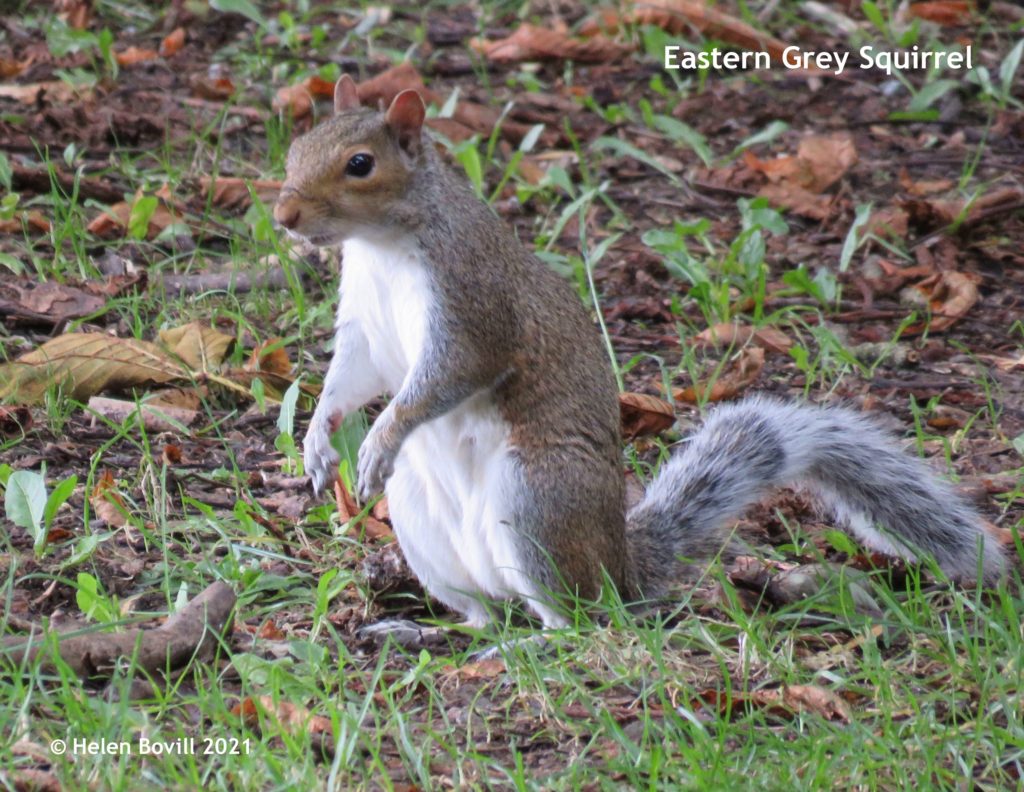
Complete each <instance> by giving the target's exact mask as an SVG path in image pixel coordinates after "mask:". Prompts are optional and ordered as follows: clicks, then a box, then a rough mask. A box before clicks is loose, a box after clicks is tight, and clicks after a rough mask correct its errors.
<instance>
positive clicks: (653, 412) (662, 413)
mask: <svg viewBox="0 0 1024 792" xmlns="http://www.w3.org/2000/svg"><path fill="white" fill-rule="evenodd" d="M619 412H620V414H621V416H622V435H623V437H625V439H626V440H635V439H636V438H637V437H643V436H645V435H656V434H658V433H659V432H664V431H665V430H666V429H669V428H671V426H672V424H674V423H675V422H676V414H675V411H674V410H673V409H672V405H671V404H669V403H668V402H667V401H665V400H664V399H659V398H658V397H657V396H648V395H646V394H643V393H620V394H619Z"/></svg>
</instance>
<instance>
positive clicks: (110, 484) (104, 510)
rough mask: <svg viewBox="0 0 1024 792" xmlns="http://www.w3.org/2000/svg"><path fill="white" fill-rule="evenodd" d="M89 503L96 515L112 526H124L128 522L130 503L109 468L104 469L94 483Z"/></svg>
mask: <svg viewBox="0 0 1024 792" xmlns="http://www.w3.org/2000/svg"><path fill="white" fill-rule="evenodd" d="M89 505H90V506H92V510H93V512H94V513H95V516H96V517H97V518H99V519H100V520H103V522H105V523H106V524H107V525H109V526H111V527H112V528H122V527H124V526H125V525H127V524H128V513H129V510H128V505H127V504H126V503H125V501H124V498H123V497H122V496H121V494H120V493H119V492H118V491H117V482H116V481H115V480H114V474H113V473H111V472H110V471H109V470H104V471H103V472H102V473H101V474H100V477H99V478H98V479H97V480H96V483H95V484H94V485H93V488H92V492H91V493H90V495H89Z"/></svg>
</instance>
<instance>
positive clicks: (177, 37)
mask: <svg viewBox="0 0 1024 792" xmlns="http://www.w3.org/2000/svg"><path fill="white" fill-rule="evenodd" d="M184 46H185V28H182V27H179V28H175V29H174V30H172V31H171V32H170V33H168V34H167V36H166V37H165V38H164V40H163V41H161V42H160V55H161V57H164V58H169V57H171V56H172V55H175V54H177V53H178V52H180V51H181V48H182V47H184Z"/></svg>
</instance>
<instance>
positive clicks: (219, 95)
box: [189, 74, 235, 102]
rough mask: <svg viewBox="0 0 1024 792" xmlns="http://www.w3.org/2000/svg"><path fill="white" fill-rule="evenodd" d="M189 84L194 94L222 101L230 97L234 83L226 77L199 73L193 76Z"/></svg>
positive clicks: (202, 97)
mask: <svg viewBox="0 0 1024 792" xmlns="http://www.w3.org/2000/svg"><path fill="white" fill-rule="evenodd" d="M189 84H190V85H191V87H192V94H193V95H194V96H198V97H199V98H200V99H208V100H210V101H211V102H223V101H225V100H226V99H230V98H231V97H232V96H233V95H234V93H235V84H234V83H233V82H231V80H229V79H228V78H227V77H210V76H208V75H205V74H201V75H196V76H195V77H193V78H192V79H191V80H190V81H189Z"/></svg>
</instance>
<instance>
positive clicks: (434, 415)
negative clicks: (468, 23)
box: [274, 75, 1005, 627]
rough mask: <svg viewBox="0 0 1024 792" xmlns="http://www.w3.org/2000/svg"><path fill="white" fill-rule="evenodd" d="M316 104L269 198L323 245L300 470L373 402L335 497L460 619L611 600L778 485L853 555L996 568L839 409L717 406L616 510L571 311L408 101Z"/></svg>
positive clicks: (900, 457)
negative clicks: (335, 272) (354, 499)
mask: <svg viewBox="0 0 1024 792" xmlns="http://www.w3.org/2000/svg"><path fill="white" fill-rule="evenodd" d="M334 108H335V113H334V115H333V116H332V117H331V118H329V119H328V120H326V121H324V122H323V123H321V124H319V125H318V126H316V127H314V128H313V129H312V130H311V131H309V132H307V133H306V134H304V135H302V136H300V137H298V138H296V139H295V140H294V142H293V143H292V145H291V148H290V150H289V152H288V157H287V165H286V178H285V181H284V184H283V186H282V188H281V192H280V196H279V199H278V201H277V203H276V205H275V207H274V218H275V219H276V220H277V222H278V223H279V224H280V225H281V226H282V227H283V228H284V229H286V231H287V232H288V233H289V234H291V235H293V236H296V237H299V238H304V239H306V240H308V241H309V242H311V243H313V244H316V245H320V246H329V245H339V244H340V245H341V247H342V273H341V286H340V290H339V299H340V302H339V306H338V314H337V325H336V330H337V333H336V337H335V349H334V353H333V358H332V360H331V362H330V366H329V368H328V371H327V374H326V377H325V381H324V386H323V391H322V393H321V395H320V399H319V403H318V405H317V407H316V410H315V411H314V414H313V417H312V419H311V421H310V424H309V428H308V431H307V433H306V436H305V440H304V448H303V454H304V464H305V469H306V471H307V473H308V474H309V476H310V478H311V480H312V483H313V486H314V489H315V490H316V491H317V492H318V493H319V492H321V491H322V490H323V488H324V486H325V485H327V484H328V483H330V482H331V481H333V480H334V478H335V477H336V476H337V469H338V462H339V457H338V454H337V452H336V451H335V450H334V449H333V448H332V446H331V441H330V436H331V433H332V430H334V429H336V427H337V425H338V423H339V421H340V420H341V419H342V418H343V417H344V416H345V415H348V414H350V413H352V412H353V411H355V410H357V409H359V408H360V407H362V406H363V405H364V404H365V403H367V402H368V401H369V400H371V399H372V398H374V397H376V396H378V395H380V394H382V393H384V392H388V393H390V394H392V399H391V401H390V403H389V404H388V405H387V407H386V408H385V409H384V410H383V411H382V412H381V414H380V415H379V416H378V417H377V419H376V420H375V421H374V423H373V425H372V427H371V429H370V431H369V433H368V434H367V436H366V437H365V439H364V441H363V443H362V445H361V447H360V450H359V455H358V466H357V468H358V470H357V490H358V494H359V495H360V497H361V498H363V499H367V498H369V497H371V496H372V495H374V494H375V493H377V492H379V491H381V490H382V489H383V490H385V491H386V494H387V497H388V505H389V511H390V516H391V520H392V524H393V526H394V530H395V533H396V536H397V538H398V542H399V545H400V547H401V548H402V550H403V553H404V555H405V556H406V558H407V560H408V562H409V565H410V568H411V569H412V571H413V572H414V574H415V575H416V576H417V577H418V578H419V580H420V582H421V583H423V584H424V587H425V588H426V589H427V590H428V591H429V592H430V593H431V594H432V595H433V596H434V597H435V598H436V599H438V600H440V601H441V602H442V603H444V604H445V605H447V606H448V607H449V608H450V609H452V610H454V611H457V612H458V613H460V614H461V615H462V616H464V617H465V622H463V623H464V624H465V625H466V626H473V627H480V626H483V625H484V624H485V623H486V622H487V621H488V620H489V611H488V608H487V606H486V604H485V603H486V601H487V600H488V599H493V598H498V599H501V598H509V597H518V598H521V599H522V600H524V601H525V603H526V604H527V606H528V608H529V609H530V610H532V611H533V612H534V613H535V614H536V615H537V616H539V618H540V619H541V620H542V622H543V623H544V625H545V626H547V627H555V626H561V625H564V624H565V623H566V620H565V616H564V615H563V613H562V611H560V610H559V608H558V607H557V604H556V601H557V598H556V597H555V596H554V595H555V594H557V593H558V592H564V591H565V590H566V589H568V590H569V591H570V592H573V593H575V594H577V595H578V596H579V597H581V598H584V599H586V600H590V601H593V600H595V599H596V598H597V597H598V595H599V592H600V589H601V586H602V583H603V581H604V580H605V577H606V576H607V578H608V579H610V580H611V582H612V583H614V585H615V586H616V587H617V589H618V591H619V592H620V593H621V594H622V596H623V597H624V598H625V597H628V598H630V600H632V601H635V600H641V599H642V600H645V601H651V600H658V599H660V598H662V597H663V596H664V595H665V594H666V593H667V590H668V588H669V587H670V585H671V584H672V583H673V582H674V581H677V580H678V579H679V578H680V576H681V575H682V574H683V571H684V570H685V569H686V568H687V564H686V560H689V561H691V562H692V560H693V559H695V558H707V557H709V556H713V555H715V554H716V553H717V552H718V551H719V550H720V549H721V548H722V546H723V544H724V543H725V542H726V540H727V538H728V534H729V530H728V529H729V526H730V521H735V519H736V518H738V517H739V516H740V515H741V513H742V512H743V511H744V510H745V509H746V508H748V507H749V506H751V505H753V504H754V503H756V502H757V501H758V500H759V499H761V498H762V497H763V496H764V495H765V494H766V493H767V492H768V491H769V490H771V489H774V488H776V487H779V486H785V485H788V484H794V483H797V484H801V485H804V486H806V487H808V488H809V489H810V490H812V492H814V493H816V494H817V495H818V496H819V498H820V499H821V500H822V501H823V502H824V504H825V505H826V506H828V507H831V509H832V510H833V511H834V512H835V514H836V517H837V519H838V522H839V524H842V525H844V526H845V527H847V528H848V529H849V530H850V531H851V532H852V533H853V534H854V535H855V536H856V537H857V538H858V539H860V540H861V541H862V542H864V543H865V544H867V545H869V546H871V547H874V548H876V549H878V550H881V551H885V552H888V553H897V554H900V555H902V556H903V557H905V558H910V559H919V558H922V557H926V556H931V557H932V558H934V560H935V561H936V562H937V564H938V566H939V567H940V568H941V569H943V570H944V571H945V573H946V574H948V575H949V576H950V577H951V578H953V579H957V580H962V581H971V580H973V579H975V578H977V576H978V573H979V571H980V573H981V577H982V579H983V580H984V581H985V582H988V583H992V582H995V581H996V580H998V579H999V578H1000V576H1001V574H1002V572H1003V570H1004V566H1005V560H1004V556H1003V553H1002V551H1001V549H1000V548H999V546H998V545H997V543H996V541H995V540H994V538H992V537H991V536H988V535H987V534H986V532H985V531H984V529H983V528H982V525H981V521H980V519H979V517H978V515H977V514H976V513H975V512H974V511H973V510H972V508H971V507H969V506H968V505H967V504H966V503H965V501H964V500H963V499H961V498H960V497H959V496H958V495H957V494H956V493H955V492H954V491H953V489H952V487H951V486H950V485H949V484H947V483H945V482H943V481H941V480H940V479H939V478H938V477H936V476H935V475H934V474H933V473H932V472H931V470H930V469H929V468H928V466H927V465H926V464H925V463H923V462H922V461H921V460H919V459H918V458H916V457H912V456H910V455H908V454H906V453H904V452H903V451H902V450H901V449H900V448H899V447H898V446H897V445H896V444H895V443H894V442H893V441H892V440H890V439H889V438H888V437H887V436H886V434H885V433H884V432H882V431H881V430H879V429H878V428H877V427H876V426H875V425H874V424H873V423H872V422H871V421H870V420H868V419H866V418H864V417H863V416H861V415H859V414H857V413H855V412H853V411H851V410H849V409H845V408H835V407H819V406H814V405H811V404H807V403H789V402H784V401H777V400H772V399H769V398H764V397H752V398H747V399H746V400H744V401H740V402H738V403H734V404H730V405H724V406H719V407H717V408H716V409H714V410H713V411H711V413H710V415H709V417H708V418H707V420H706V422H705V423H704V424H703V428H701V429H700V430H699V431H698V432H697V433H696V434H695V435H694V436H693V437H692V438H691V439H689V441H688V442H686V443H685V445H684V447H683V449H682V450H681V451H680V452H678V453H676V454H674V455H673V456H672V457H671V458H670V459H669V460H668V461H666V462H665V463H664V464H663V465H662V467H661V470H660V472H659V474H658V475H657V477H656V478H655V479H654V480H653V482H652V483H651V484H650V486H649V487H648V488H647V491H646V494H645V495H644V496H643V498H642V500H641V501H640V502H639V503H638V504H637V505H636V506H635V507H633V508H632V509H631V510H629V512H628V514H627V510H626V506H625V500H626V499H625V476H624V474H623V469H622V458H621V453H622V451H621V442H620V412H619V404H618V389H617V385H616V381H615V378H614V376H613V372H612V368H611V364H610V361H609V359H608V357H607V355H606V352H605V350H604V348H603V345H602V343H601V341H600V335H599V333H598V332H597V330H596V329H595V327H594V323H593V321H592V319H591V318H590V316H589V315H588V312H587V311H586V309H585V308H584V306H583V304H582V301H580V300H579V298H578V296H577V295H576V294H575V292H574V290H573V289H572V288H571V286H570V285H569V284H568V283H567V282H565V281H564V280H563V279H562V278H561V277H560V276H558V275H557V274H556V273H555V272H554V271H553V270H552V269H551V268H549V267H548V266H546V265H545V264H544V263H542V262H541V261H540V260H539V259H538V258H537V257H536V256H535V255H534V254H533V253H532V252H530V251H528V250H527V249H526V248H525V247H524V246H523V245H521V244H520V242H519V241H518V239H517V238H516V237H515V236H514V234H513V233H512V231H511V230H510V229H508V228H507V227H506V225H505V224H504V223H503V222H502V221H501V220H500V219H498V218H497V217H496V216H495V215H494V214H492V212H491V210H490V209H489V207H488V206H487V205H486V204H485V203H483V202H482V201H481V200H480V199H479V198H478V197H477V196H476V195H475V193H474V192H473V191H472V189H471V188H470V187H469V185H468V182H467V181H466V180H465V179H464V178H462V177H461V176H457V175H456V174H455V173H453V172H452V171H451V170H450V169H449V168H448V166H447V165H446V164H445V163H443V162H442V160H441V157H440V155H439V154H438V152H437V151H436V149H435V145H434V143H433V142H432V141H431V139H430V138H429V137H428V135H427V134H426V133H425V132H424V129H423V127H424V119H425V113H426V110H425V107H424V104H423V101H422V99H421V97H420V96H419V94H418V93H417V92H416V91H415V90H411V89H410V90H405V91H402V92H401V93H399V94H398V95H397V96H395V98H394V99H393V101H392V102H391V103H390V105H389V106H388V107H387V109H386V111H384V110H383V105H382V106H381V108H380V109H371V108H364V107H361V106H360V101H359V98H358V94H357V90H356V85H355V83H354V82H353V81H352V79H351V78H350V77H348V76H347V75H346V76H343V77H341V79H340V80H339V81H338V82H337V84H336V87H335V93H334ZM877 526H881V529H880V528H879V527H877Z"/></svg>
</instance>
